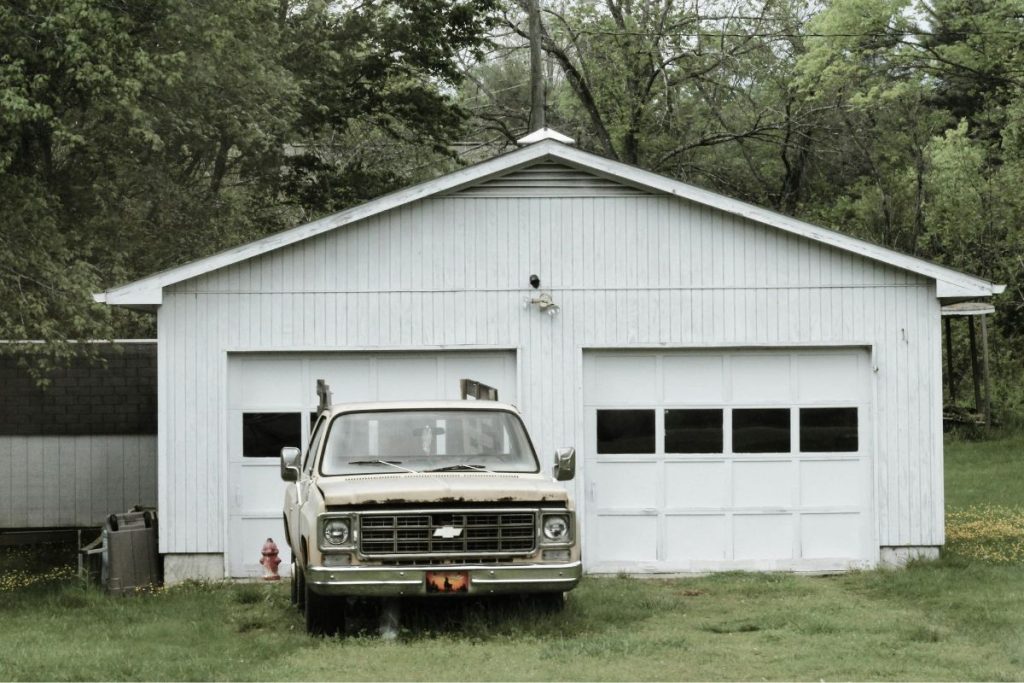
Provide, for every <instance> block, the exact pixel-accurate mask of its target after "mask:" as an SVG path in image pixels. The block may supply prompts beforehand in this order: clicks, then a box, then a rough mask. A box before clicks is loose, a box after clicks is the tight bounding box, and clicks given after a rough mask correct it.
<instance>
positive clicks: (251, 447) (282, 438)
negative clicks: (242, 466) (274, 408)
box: [242, 413, 303, 458]
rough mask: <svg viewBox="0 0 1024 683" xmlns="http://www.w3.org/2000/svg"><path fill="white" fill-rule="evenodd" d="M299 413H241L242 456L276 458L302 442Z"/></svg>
mask: <svg viewBox="0 0 1024 683" xmlns="http://www.w3.org/2000/svg"><path fill="white" fill-rule="evenodd" d="M302 427H303V424H302V414H301V413H242V456H243V457H246V458H276V457H279V456H280V455H281V449H282V448H284V447H285V446H295V447H298V446H299V445H301V443H302Z"/></svg>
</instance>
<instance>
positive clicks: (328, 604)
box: [305, 583, 344, 636]
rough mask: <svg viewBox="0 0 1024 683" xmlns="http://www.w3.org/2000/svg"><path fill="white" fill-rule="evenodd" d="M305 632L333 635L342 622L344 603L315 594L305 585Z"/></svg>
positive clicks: (317, 634) (314, 634)
mask: <svg viewBox="0 0 1024 683" xmlns="http://www.w3.org/2000/svg"><path fill="white" fill-rule="evenodd" d="M305 589H306V590H305V598H306V599H305V603H306V605H305V612H306V633H308V634H309V635H311V636H333V635H334V634H335V633H337V632H338V627H339V626H340V625H341V624H343V623H344V603H343V602H342V601H341V600H336V599H333V598H331V597H329V596H326V595H317V594H316V593H314V592H313V591H311V590H310V589H309V584H308V583H307V584H306V586H305Z"/></svg>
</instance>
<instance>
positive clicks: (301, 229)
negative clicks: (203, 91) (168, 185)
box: [94, 140, 1004, 306]
mask: <svg viewBox="0 0 1024 683" xmlns="http://www.w3.org/2000/svg"><path fill="white" fill-rule="evenodd" d="M538 161H556V162H562V163H566V164H568V165H571V166H575V167H577V168H579V169H581V170H585V171H588V172H591V173H596V174H597V175H601V176H604V177H606V178H609V179H611V180H614V181H616V182H621V183H624V184H626V185H632V186H634V187H639V188H641V189H645V190H653V191H656V192H661V193H664V194H668V195H670V196H674V197H678V198H680V199H683V200H686V201H691V202H695V203H698V204H702V205H705V206H709V207H711V208H714V209H718V210H720V211H724V212H726V213H730V214H733V215H736V216H740V217H742V218H746V219H748V220H751V221H754V222H756V223H759V224H762V225H767V226H771V227H775V228H778V229H781V230H784V231H786V232H790V233H792V234H794V235H798V236H800V237H804V238H806V239H810V240H813V241H815V242H820V243H822V244H826V245H828V246H831V247H834V248H837V249H841V250H843V251H848V252H852V253H854V254H858V255H860V256H863V257H865V258H868V259H871V260H874V261H880V262H882V263H886V264H888V265H891V266H893V267H896V268H900V269H903V270H907V271H910V272H913V273H917V274H919V275H923V276H925V277H928V278H931V279H934V280H936V281H937V282H938V283H939V287H938V296H939V297H940V298H957V297H959V298H963V297H985V296H992V295H993V294H998V293H1000V292H1002V291H1003V289H1004V286H1002V285H996V284H993V283H991V282H988V281H986V280H982V279H980V278H977V277H973V276H971V275H967V274H965V273H960V272H958V271H955V270H952V269H951V268H946V267H944V266H940V265H937V264H934V263H930V262H928V261H925V260H922V259H919V258H915V257H913V256H908V255H906V254H901V253H899V252H897V251H893V250H892V249H887V248H885V247H880V246H878V245H875V244H871V243H870V242H865V241H863V240H859V239H856V238H854V237H850V236H848V235H843V234H840V233H838V232H834V231H832V230H828V229H826V228H823V227H820V226H817V225H812V224H810V223H805V222H803V221H800V220H797V219H795V218H792V217H790V216H784V215H782V214H780V213H776V212H774V211H771V210H769V209H765V208H762V207H758V206H754V205H753V204H747V203H746V202H742V201H739V200H737V199H732V198H729V197H725V196H723V195H720V194H717V193H715V192H711V191H709V190H704V189H701V188H698V187H695V186H693V185H688V184H686V183H683V182H680V181H678V180H673V179H671V178H666V177H664V176H660V175H658V174H656V173H651V172H649V171H644V170H642V169H639V168H635V167H633V166H629V165H627V164H623V163H621V162H618V161H612V160H609V159H604V158H602V157H600V156H597V155H596V154H591V153H589V152H584V151H582V150H579V149H577V148H575V147H570V146H568V145H565V144H562V143H559V142H555V141H554V140H541V141H540V142H537V143H534V144H532V145H527V146H526V147H522V148H520V149H518V150H515V151H512V152H509V153H507V154H503V155H501V156H497V157H494V158H492V159H488V160H486V161H482V162H480V163H478V164H475V165H473V166H469V167H467V168H464V169H461V170H458V171H455V172H454V173H449V174H447V175H444V176H441V177H440V178H435V179H434V180H430V181H427V182H424V183H420V184H418V185H414V186H412V187H409V188H406V189H404V190H399V191H397V192H392V193H390V194H387V195H384V196H383V197H379V198H377V199H374V200H372V201H369V202H367V203H365V204H361V205H359V206H356V207H353V208H351V209H346V210H345V211H341V212H339V213H335V214H332V215H330V216H325V217H324V218H321V219H319V220H316V221H313V222H311V223H307V224H305V225H300V226H298V227H295V228H291V229H290V230H284V231H282V232H279V233H277V234H274V235H271V236H269V237H265V238H263V239H261V240H257V241H255V242H250V243H248V244H244V245H242V246H239V247H235V248H233V249H228V250H226V251H223V252H221V253H219V254H214V255H213V256H208V257H206V258H203V259H199V260H196V261H192V262H191V263H186V264H184V265H182V266H178V267H176V268H171V269H169V270H165V271H162V272H160V273H156V274H154V275H150V276H149V277H145V278H143V279H141V280H136V281H134V282H130V283H128V284H125V285H122V286H120V287H115V288H112V289H108V290H107V291H106V292H101V293H98V294H96V295H94V299H95V300H97V301H99V300H100V299H101V298H102V299H103V300H104V301H105V302H106V303H107V304H110V305H121V306H157V305H160V304H161V303H162V300H163V288H164V287H167V286H170V285H173V284H176V283H178V282H182V281H184V280H188V279H191V278H194V277H197V276H200V275H203V274H205V273H209V272H211V271H214V270H218V269H220V268H224V267H227V266H230V265H233V264H235V263H239V262H240V261H245V260H247V259H250V258H253V257H255V256H259V255H261V254H265V253H267V252H270V251H274V250H276V249H280V248H281V247H285V246H288V245H291V244H295V243H296V242H300V241H302V240H305V239H309V238H311V237H315V236H316V235H320V234H323V233H325V232H328V231H330V230H334V229H336V228H339V227H342V226H344V225H348V224H350V223H354V222H356V221H359V220H363V219H366V218H369V217H371V216H376V215H378V214H381V213H384V212H385V211H389V210H391V209H395V208H397V207H400V206H403V205H405V204H409V203H411V202H414V201H418V200H421V199H426V198H428V197H432V196H435V195H438V194H442V193H446V192H453V191H457V190H459V189H462V188H464V187H467V186H469V185H474V184H477V183H480V182H482V181H485V180H487V179H489V178H492V177H494V176H497V175H500V174H503V173H507V172H509V171H513V170H516V169H518V168H522V167H525V166H529V165H531V164H533V163H534V162H538Z"/></svg>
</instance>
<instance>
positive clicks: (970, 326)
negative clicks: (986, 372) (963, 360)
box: [967, 317, 981, 413]
mask: <svg viewBox="0 0 1024 683" xmlns="http://www.w3.org/2000/svg"><path fill="white" fill-rule="evenodd" d="M967 332H968V336H969V337H970V340H971V377H972V378H973V379H974V412H976V413H980V412H981V379H980V378H979V376H978V375H979V374H980V373H979V370H978V341H977V339H976V338H975V333H974V318H973V317H972V318H968V319H967Z"/></svg>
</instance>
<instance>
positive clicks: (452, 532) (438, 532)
mask: <svg viewBox="0 0 1024 683" xmlns="http://www.w3.org/2000/svg"><path fill="white" fill-rule="evenodd" d="M461 535H462V528H461V527H455V526H443V527H439V528H437V529H435V530H434V536H435V537H437V538H458V537H459V536H461Z"/></svg>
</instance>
